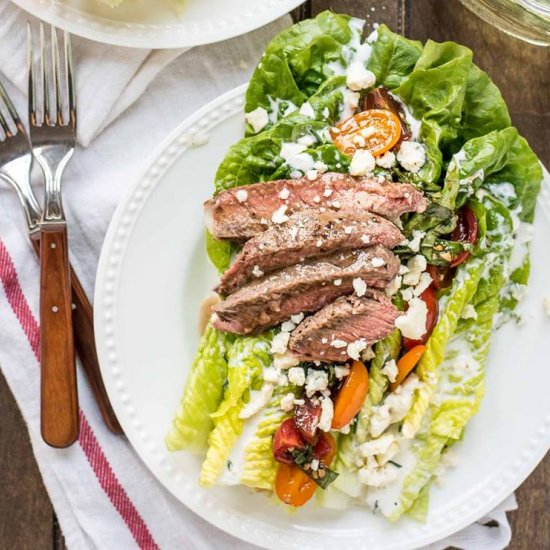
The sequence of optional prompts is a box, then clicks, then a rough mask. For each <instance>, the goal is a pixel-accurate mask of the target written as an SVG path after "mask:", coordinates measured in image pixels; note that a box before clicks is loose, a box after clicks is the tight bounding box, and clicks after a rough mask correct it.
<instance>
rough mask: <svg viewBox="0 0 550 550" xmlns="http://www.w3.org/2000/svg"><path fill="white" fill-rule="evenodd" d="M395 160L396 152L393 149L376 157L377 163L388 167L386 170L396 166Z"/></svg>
mask: <svg viewBox="0 0 550 550" xmlns="http://www.w3.org/2000/svg"><path fill="white" fill-rule="evenodd" d="M395 162H396V159H395V153H393V152H392V151H387V152H385V153H384V154H383V155H380V156H379V157H376V164H377V165H378V166H380V168H386V170H390V169H391V168H393V167H394V166H395Z"/></svg>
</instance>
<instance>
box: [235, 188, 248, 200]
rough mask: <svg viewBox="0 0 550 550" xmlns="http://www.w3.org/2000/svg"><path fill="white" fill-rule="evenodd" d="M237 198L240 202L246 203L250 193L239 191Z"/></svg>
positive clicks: (236, 194) (243, 190)
mask: <svg viewBox="0 0 550 550" xmlns="http://www.w3.org/2000/svg"><path fill="white" fill-rule="evenodd" d="M235 197H236V198H237V200H238V201H239V202H246V199H248V192H247V191H246V190H245V189H239V190H238V191H237V192H236V193H235Z"/></svg>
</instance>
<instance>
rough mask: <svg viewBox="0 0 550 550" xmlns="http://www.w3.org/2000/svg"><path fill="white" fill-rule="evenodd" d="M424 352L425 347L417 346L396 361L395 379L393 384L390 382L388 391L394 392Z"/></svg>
mask: <svg viewBox="0 0 550 550" xmlns="http://www.w3.org/2000/svg"><path fill="white" fill-rule="evenodd" d="M425 351H426V346H423V345H419V346H415V347H414V348H412V349H411V350H409V351H408V352H407V353H405V355H403V357H401V359H399V361H397V371H398V372H397V378H396V379H395V382H392V383H391V384H390V391H394V390H395V388H397V386H399V384H401V382H403V380H405V378H407V376H408V375H409V373H410V372H411V371H412V370H413V369H414V367H416V365H417V363H418V361H420V358H421V357H422V356H423V355H424V352H425Z"/></svg>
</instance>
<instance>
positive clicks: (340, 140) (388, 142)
mask: <svg viewBox="0 0 550 550" xmlns="http://www.w3.org/2000/svg"><path fill="white" fill-rule="evenodd" d="M330 134H331V136H332V141H333V142H334V145H336V147H337V148H338V149H340V151H342V153H345V154H346V155H350V156H351V155H353V153H355V151H356V150H357V149H366V150H368V151H370V152H371V153H372V154H373V155H374V156H375V157H376V156H379V155H382V154H384V153H385V152H386V151H389V150H390V149H391V148H392V147H393V146H394V145H395V144H396V143H397V142H398V141H399V138H400V136H401V122H400V121H399V117H398V116H397V115H395V114H394V113H392V112H391V111H386V110H384V109H369V110H368V111H363V112H362V113H358V114H356V115H354V116H352V117H350V118H348V119H347V120H344V122H342V123H341V124H339V125H338V126H335V127H334V128H332V129H331V131H330Z"/></svg>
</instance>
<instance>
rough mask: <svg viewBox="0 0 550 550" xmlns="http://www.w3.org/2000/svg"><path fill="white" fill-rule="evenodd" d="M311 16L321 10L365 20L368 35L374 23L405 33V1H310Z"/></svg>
mask: <svg viewBox="0 0 550 550" xmlns="http://www.w3.org/2000/svg"><path fill="white" fill-rule="evenodd" d="M311 5H312V15H317V14H318V13H319V12H321V11H323V10H332V11H334V12H337V13H347V14H350V15H353V16H355V17H361V18H363V19H365V20H366V22H367V24H366V26H365V31H366V32H367V33H369V32H370V31H371V30H372V29H373V24H374V23H385V24H386V25H388V26H389V27H391V28H392V29H394V30H396V31H397V32H401V33H403V32H405V31H406V21H405V20H406V17H405V15H406V10H407V3H406V2H405V0H312V2H311Z"/></svg>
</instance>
